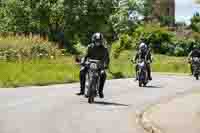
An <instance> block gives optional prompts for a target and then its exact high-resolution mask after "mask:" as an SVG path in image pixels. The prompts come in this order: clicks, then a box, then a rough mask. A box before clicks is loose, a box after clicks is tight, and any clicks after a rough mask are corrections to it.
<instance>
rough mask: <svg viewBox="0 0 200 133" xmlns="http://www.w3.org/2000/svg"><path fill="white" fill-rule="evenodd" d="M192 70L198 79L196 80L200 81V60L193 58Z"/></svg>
mask: <svg viewBox="0 0 200 133" xmlns="http://www.w3.org/2000/svg"><path fill="white" fill-rule="evenodd" d="M192 69H193V75H194V77H195V78H196V80H199V76H200V58H198V57H193V58H192Z"/></svg>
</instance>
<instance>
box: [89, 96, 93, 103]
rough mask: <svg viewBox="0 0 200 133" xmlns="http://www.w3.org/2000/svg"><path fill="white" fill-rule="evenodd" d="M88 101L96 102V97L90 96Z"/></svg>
mask: <svg viewBox="0 0 200 133" xmlns="http://www.w3.org/2000/svg"><path fill="white" fill-rule="evenodd" d="M88 103H90V104H92V103H94V97H93V96H90V97H88Z"/></svg>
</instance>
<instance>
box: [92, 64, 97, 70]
mask: <svg viewBox="0 0 200 133" xmlns="http://www.w3.org/2000/svg"><path fill="white" fill-rule="evenodd" d="M97 68H98V67H97V64H95V63H91V64H90V69H95V70H96V69H97Z"/></svg>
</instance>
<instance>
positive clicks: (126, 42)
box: [113, 34, 133, 58]
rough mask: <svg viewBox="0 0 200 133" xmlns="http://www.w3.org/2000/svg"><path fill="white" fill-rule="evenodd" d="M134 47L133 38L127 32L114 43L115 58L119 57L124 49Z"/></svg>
mask: <svg viewBox="0 0 200 133" xmlns="http://www.w3.org/2000/svg"><path fill="white" fill-rule="evenodd" d="M132 48H133V40H132V38H131V37H130V36H129V35H127V34H123V35H121V36H120V39H119V41H117V42H115V43H113V52H114V58H118V56H119V55H120V53H121V52H122V51H123V50H128V49H132Z"/></svg>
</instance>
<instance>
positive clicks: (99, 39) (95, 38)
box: [92, 32, 103, 45]
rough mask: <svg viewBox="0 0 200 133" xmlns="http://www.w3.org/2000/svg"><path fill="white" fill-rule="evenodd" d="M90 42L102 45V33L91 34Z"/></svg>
mask: <svg viewBox="0 0 200 133" xmlns="http://www.w3.org/2000/svg"><path fill="white" fill-rule="evenodd" d="M92 42H93V43H94V44H95V45H103V34H101V33H99V32H97V33H94V34H93V35H92Z"/></svg>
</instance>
